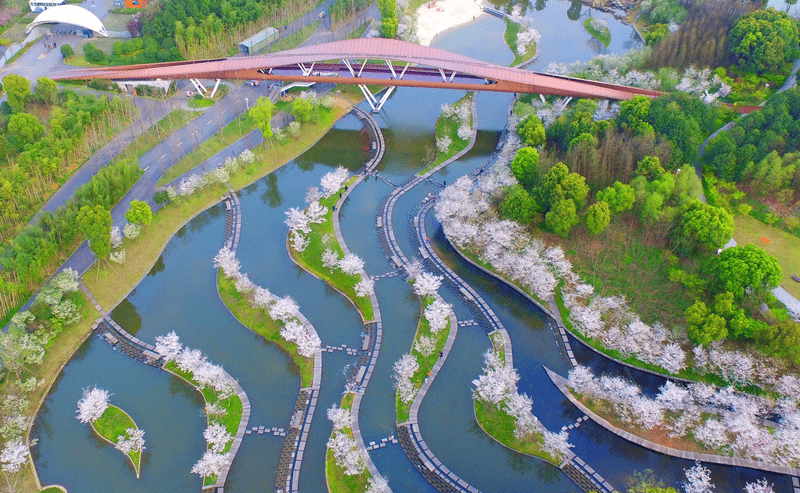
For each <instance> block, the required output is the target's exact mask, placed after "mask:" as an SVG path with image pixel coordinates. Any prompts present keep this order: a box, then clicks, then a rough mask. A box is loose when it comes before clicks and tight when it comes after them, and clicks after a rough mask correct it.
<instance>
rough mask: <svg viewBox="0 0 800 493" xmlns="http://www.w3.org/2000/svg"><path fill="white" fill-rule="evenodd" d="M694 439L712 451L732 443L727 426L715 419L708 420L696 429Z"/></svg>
mask: <svg viewBox="0 0 800 493" xmlns="http://www.w3.org/2000/svg"><path fill="white" fill-rule="evenodd" d="M694 437H695V439H696V440H697V441H698V442H701V443H704V444H705V445H707V446H708V447H710V448H712V449H717V448H719V447H722V446H723V445H727V444H729V443H730V438H729V437H728V431H727V429H726V427H725V425H724V424H722V422H721V421H719V420H718V419H714V418H709V419H707V420H706V421H705V422H704V423H703V424H702V425H700V426H699V427H698V428H697V429H695V430H694Z"/></svg>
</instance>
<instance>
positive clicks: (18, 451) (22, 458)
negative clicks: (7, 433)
mask: <svg viewBox="0 0 800 493" xmlns="http://www.w3.org/2000/svg"><path fill="white" fill-rule="evenodd" d="M30 453H31V452H30V449H29V448H28V446H27V445H25V443H24V442H23V441H22V440H20V439H17V440H12V441H8V442H6V446H5V447H4V448H3V452H2V453H0V463H2V464H3V466H2V470H3V472H7V473H11V474H15V473H18V472H19V471H20V470H21V469H22V466H24V465H25V464H27V462H28V457H30Z"/></svg>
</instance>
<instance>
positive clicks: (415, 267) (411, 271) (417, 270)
mask: <svg viewBox="0 0 800 493" xmlns="http://www.w3.org/2000/svg"><path fill="white" fill-rule="evenodd" d="M405 269H406V274H408V278H409V279H412V280H413V279H416V278H417V277H419V275H420V274H422V272H423V271H424V268H423V267H422V261H421V260H420V259H418V258H415V259H414V260H413V261H412V262H411V263H410V264H406V265H405Z"/></svg>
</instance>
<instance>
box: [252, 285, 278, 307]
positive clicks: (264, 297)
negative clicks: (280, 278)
mask: <svg viewBox="0 0 800 493" xmlns="http://www.w3.org/2000/svg"><path fill="white" fill-rule="evenodd" d="M250 301H251V304H252V305H253V306H255V307H257V308H267V307H268V306H269V305H270V304H272V302H273V301H275V296H273V294H272V293H270V292H269V289H267V288H262V287H261V286H256V287H255V289H254V290H253V296H252V297H251V298H250Z"/></svg>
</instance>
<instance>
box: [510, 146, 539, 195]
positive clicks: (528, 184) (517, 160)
mask: <svg viewBox="0 0 800 493" xmlns="http://www.w3.org/2000/svg"><path fill="white" fill-rule="evenodd" d="M511 172H512V173H514V177H515V178H516V179H517V181H518V182H520V183H521V184H522V186H523V187H525V188H527V189H528V190H531V189H533V186H534V185H535V184H536V181H537V180H538V179H539V151H537V150H536V149H534V148H533V147H523V148H522V149H520V150H519V151H517V155H516V156H514V160H513V161H512V162H511Z"/></svg>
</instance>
